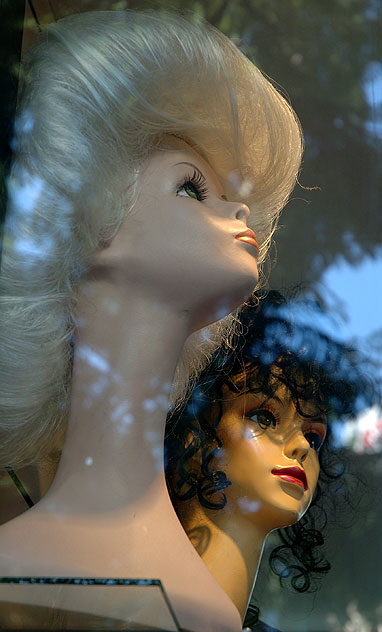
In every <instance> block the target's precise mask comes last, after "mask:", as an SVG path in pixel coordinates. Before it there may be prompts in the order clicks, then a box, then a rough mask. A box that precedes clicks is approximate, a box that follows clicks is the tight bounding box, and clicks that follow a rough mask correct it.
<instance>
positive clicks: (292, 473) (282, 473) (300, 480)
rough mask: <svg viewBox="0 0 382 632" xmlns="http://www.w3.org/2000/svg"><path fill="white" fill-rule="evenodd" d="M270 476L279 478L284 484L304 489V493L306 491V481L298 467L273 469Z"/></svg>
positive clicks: (303, 473) (302, 471)
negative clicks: (292, 484)
mask: <svg viewBox="0 0 382 632" xmlns="http://www.w3.org/2000/svg"><path fill="white" fill-rule="evenodd" d="M272 474H274V475H275V476H279V477H280V478H282V480H283V481H285V482H286V483H294V484H295V485H299V486H300V487H302V488H303V489H304V491H306V490H307V489H308V481H307V480H306V475H305V472H304V470H302V469H301V468H300V467H282V468H280V469H278V468H275V469H274V470H272Z"/></svg>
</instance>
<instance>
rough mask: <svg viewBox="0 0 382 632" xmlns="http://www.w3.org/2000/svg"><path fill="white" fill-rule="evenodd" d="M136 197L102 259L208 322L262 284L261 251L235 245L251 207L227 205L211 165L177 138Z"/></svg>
mask: <svg viewBox="0 0 382 632" xmlns="http://www.w3.org/2000/svg"><path fill="white" fill-rule="evenodd" d="M137 190H138V195H137V199H136V201H135V203H134V206H133V208H132V210H131V212H129V213H128V214H127V217H126V219H125V221H124V223H123V225H122V226H121V228H120V230H119V232H118V234H117V235H116V237H115V238H114V240H113V242H112V244H111V246H109V248H107V249H106V250H104V251H103V252H102V253H101V255H100V260H101V261H103V262H104V263H107V264H108V265H112V267H113V269H118V270H119V271H120V272H121V273H122V274H123V275H124V278H125V280H126V281H127V283H134V284H139V285H140V286H141V288H142V291H148V292H150V294H151V295H152V296H155V295H156V296H158V297H159V298H160V299H161V300H163V299H164V300H167V301H171V302H172V303H174V305H176V307H177V308H178V309H180V310H190V311H191V312H192V310H196V309H199V310H200V309H201V310H202V312H203V310H204V311H205V312H207V311H210V312H211V319H210V320H216V319H217V318H221V317H222V316H224V315H226V314H227V313H229V312H230V311H232V309H233V308H235V307H236V306H237V305H238V304H239V303H241V302H242V301H243V300H244V299H245V298H246V297H247V296H248V295H249V294H250V292H251V291H252V290H253V288H254V286H255V284H256V282H257V279H258V274H257V255H258V250H257V248H256V247H255V246H254V245H253V244H252V243H249V242H248V240H245V239H243V240H240V239H238V238H237V235H238V234H240V233H242V232H243V231H245V230H246V229H247V218H248V215H249V209H248V207H247V206H245V205H244V204H240V203H233V202H230V201H228V200H227V198H226V196H225V194H224V189H223V186H222V184H221V183H220V181H219V180H218V178H217V176H216V174H215V172H214V171H213V169H212V168H211V166H210V165H209V164H208V163H207V162H206V161H205V160H204V159H203V158H202V157H201V156H200V155H199V154H198V153H197V152H196V151H195V150H193V149H192V148H191V147H190V146H189V145H187V144H186V143H185V142H184V141H181V140H180V139H176V138H173V139H170V141H169V143H168V144H166V147H165V148H163V149H158V150H156V151H155V152H154V153H153V154H152V156H151V157H150V158H149V160H148V161H147V163H146V164H145V165H144V166H143V168H142V171H141V173H140V176H139V180H138V187H137ZM214 312H215V313H214ZM207 320H208V319H207ZM203 324H204V323H203Z"/></svg>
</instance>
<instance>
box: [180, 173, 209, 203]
mask: <svg viewBox="0 0 382 632" xmlns="http://www.w3.org/2000/svg"><path fill="white" fill-rule="evenodd" d="M206 184H207V183H206V180H205V178H204V177H203V176H202V174H201V173H197V171H195V170H194V173H193V174H192V176H191V177H189V176H187V178H186V179H185V180H184V181H183V182H182V183H181V184H180V185H179V186H178V188H177V191H176V193H177V195H179V196H181V197H190V198H193V199H194V200H197V201H198V202H203V200H205V199H206V198H207V194H208V189H207V186H206Z"/></svg>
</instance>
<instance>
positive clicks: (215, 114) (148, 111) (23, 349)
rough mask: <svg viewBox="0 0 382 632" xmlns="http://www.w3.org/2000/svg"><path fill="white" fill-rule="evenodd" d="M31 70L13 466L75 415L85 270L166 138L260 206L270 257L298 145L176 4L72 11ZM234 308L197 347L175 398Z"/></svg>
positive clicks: (250, 74)
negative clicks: (171, 9)
mask: <svg viewBox="0 0 382 632" xmlns="http://www.w3.org/2000/svg"><path fill="white" fill-rule="evenodd" d="M23 73H24V76H23V83H24V87H23V92H22V98H21V101H20V108H19V113H18V116H17V118H16V123H15V138H14V152H15V153H14V162H13V168H12V173H11V177H10V179H9V204H8V216H7V222H6V226H5V233H4V250H3V260H2V273H1V278H0V292H1V298H0V301H1V302H0V306H1V325H0V354H1V356H0V415H1V417H0V446H1V448H0V465H13V466H16V465H19V464H21V463H27V462H30V461H33V460H34V459H37V458H39V456H41V455H42V454H43V453H44V452H46V451H47V450H49V449H50V447H51V446H52V445H53V439H54V437H57V432H58V431H59V430H60V429H61V428H62V427H63V421H64V419H65V417H66V414H67V408H68V400H69V394H70V372H71V345H70V340H71V336H72V331H73V323H74V312H75V310H74V306H75V296H76V292H75V290H76V285H77V282H78V281H79V280H80V279H81V276H82V274H83V272H84V270H86V267H87V265H88V264H89V263H90V262H91V258H92V255H93V254H94V253H95V252H96V251H97V250H99V249H100V248H102V247H103V246H104V245H105V244H107V243H109V242H110V240H111V239H112V238H113V236H114V235H115V234H116V232H117V230H118V228H119V226H120V223H121V221H122V219H123V216H124V214H125V213H126V209H128V208H129V206H131V203H132V199H133V195H134V184H135V181H136V176H137V173H138V170H139V167H140V165H142V163H143V161H144V160H145V159H147V157H148V156H149V155H150V152H152V150H153V149H154V148H155V147H157V146H158V145H159V144H160V143H161V142H163V139H164V137H165V135H169V134H172V135H177V136H180V137H181V138H184V139H186V140H187V142H189V143H190V144H191V145H192V146H193V147H194V148H195V149H196V150H197V151H199V152H200V153H201V154H202V155H203V156H204V157H205V158H206V159H207V160H208V162H209V163H210V164H211V166H212V167H213V169H214V170H215V171H216V172H217V174H218V176H219V177H220V178H221V180H222V182H223V183H224V186H225V188H226V191H227V194H228V195H229V196H230V199H231V200H240V201H244V202H246V203H247V204H248V205H249V206H250V208H251V223H252V225H253V226H254V228H255V230H256V234H257V236H258V238H259V240H260V244H261V252H260V260H261V261H263V260H264V257H265V254H266V251H267V249H268V246H269V243H270V239H271V235H272V232H273V230H274V227H275V223H276V221H277V217H278V214H279V212H280V210H281V208H282V207H283V206H284V204H285V202H286V200H287V198H288V196H289V194H290V192H291V190H292V188H293V186H294V184H295V181H296V176H297V172H298V169H299V165H300V160H301V145H302V142H301V133H300V128H299V124H298V121H297V119H296V117H295V115H294V113H293V110H292V109H291V108H290V106H289V105H288V103H287V102H286V101H285V100H284V98H283V97H282V96H281V95H280V94H279V93H278V92H277V91H276V89H275V88H274V87H273V86H272V85H271V83H270V82H269V81H268V80H267V79H265V77H264V76H263V75H262V74H261V73H260V71H259V70H258V69H257V68H256V67H255V66H254V65H253V64H252V63H251V62H250V61H249V60H248V59H247V58H246V57H245V56H244V55H243V54H242V53H241V52H240V51H239V50H238V49H237V48H236V46H235V45H234V44H233V43H232V42H231V41H230V40H229V39H228V38H227V37H225V36H224V35H223V34H222V33H220V32H219V31H217V30H216V29H214V28H213V27H211V26H209V25H207V24H202V23H196V22H194V21H192V20H189V19H185V18H183V17H181V16H179V15H176V14H172V13H165V14H163V13H154V12H149V13H145V12H134V11H105V12H104V11H100V12H89V13H82V14H78V15H72V16H69V17H66V18H64V19H63V20H60V21H59V22H57V23H56V24H54V25H51V26H49V27H48V28H47V29H46V30H45V31H44V32H43V34H42V35H41V37H40V40H39V42H38V43H37V44H36V45H35V46H34V47H33V49H31V50H30V51H29V53H28V55H27V57H26V59H25V64H24V71H23ZM127 212H128V210H127ZM233 320H234V317H231V318H228V319H225V321H224V322H223V323H222V324H220V325H218V326H215V327H212V328H209V329H208V335H207V334H206V330H202V332H201V333H199V334H198V336H197V340H196V341H195V337H194V340H193V343H192V344H191V345H190V344H188V351H187V352H186V355H184V358H186V360H184V358H183V360H182V361H181V363H180V365H179V367H180V368H178V372H177V383H178V385H179V387H178V390H176V391H175V397H177V395H178V394H179V392H181V391H182V389H183V390H184V385H185V384H186V383H187V382H188V379H189V376H190V374H196V373H197V372H198V370H199V369H200V368H201V366H202V365H203V364H204V362H205V359H206V358H208V357H209V355H210V352H211V351H212V350H213V349H214V348H216V345H217V344H219V341H221V339H222V335H228V333H227V332H229V330H230V328H231V325H232V322H233ZM192 345H193V348H194V351H190V347H192Z"/></svg>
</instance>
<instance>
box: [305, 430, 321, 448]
mask: <svg viewBox="0 0 382 632" xmlns="http://www.w3.org/2000/svg"><path fill="white" fill-rule="evenodd" d="M304 437H305V439H306V440H307V442H308V443H309V445H310V447H311V448H313V450H315V451H316V452H318V451H319V449H320V448H321V446H322V444H323V443H324V437H322V436H321V435H320V434H319V433H318V432H305V434H304Z"/></svg>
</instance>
